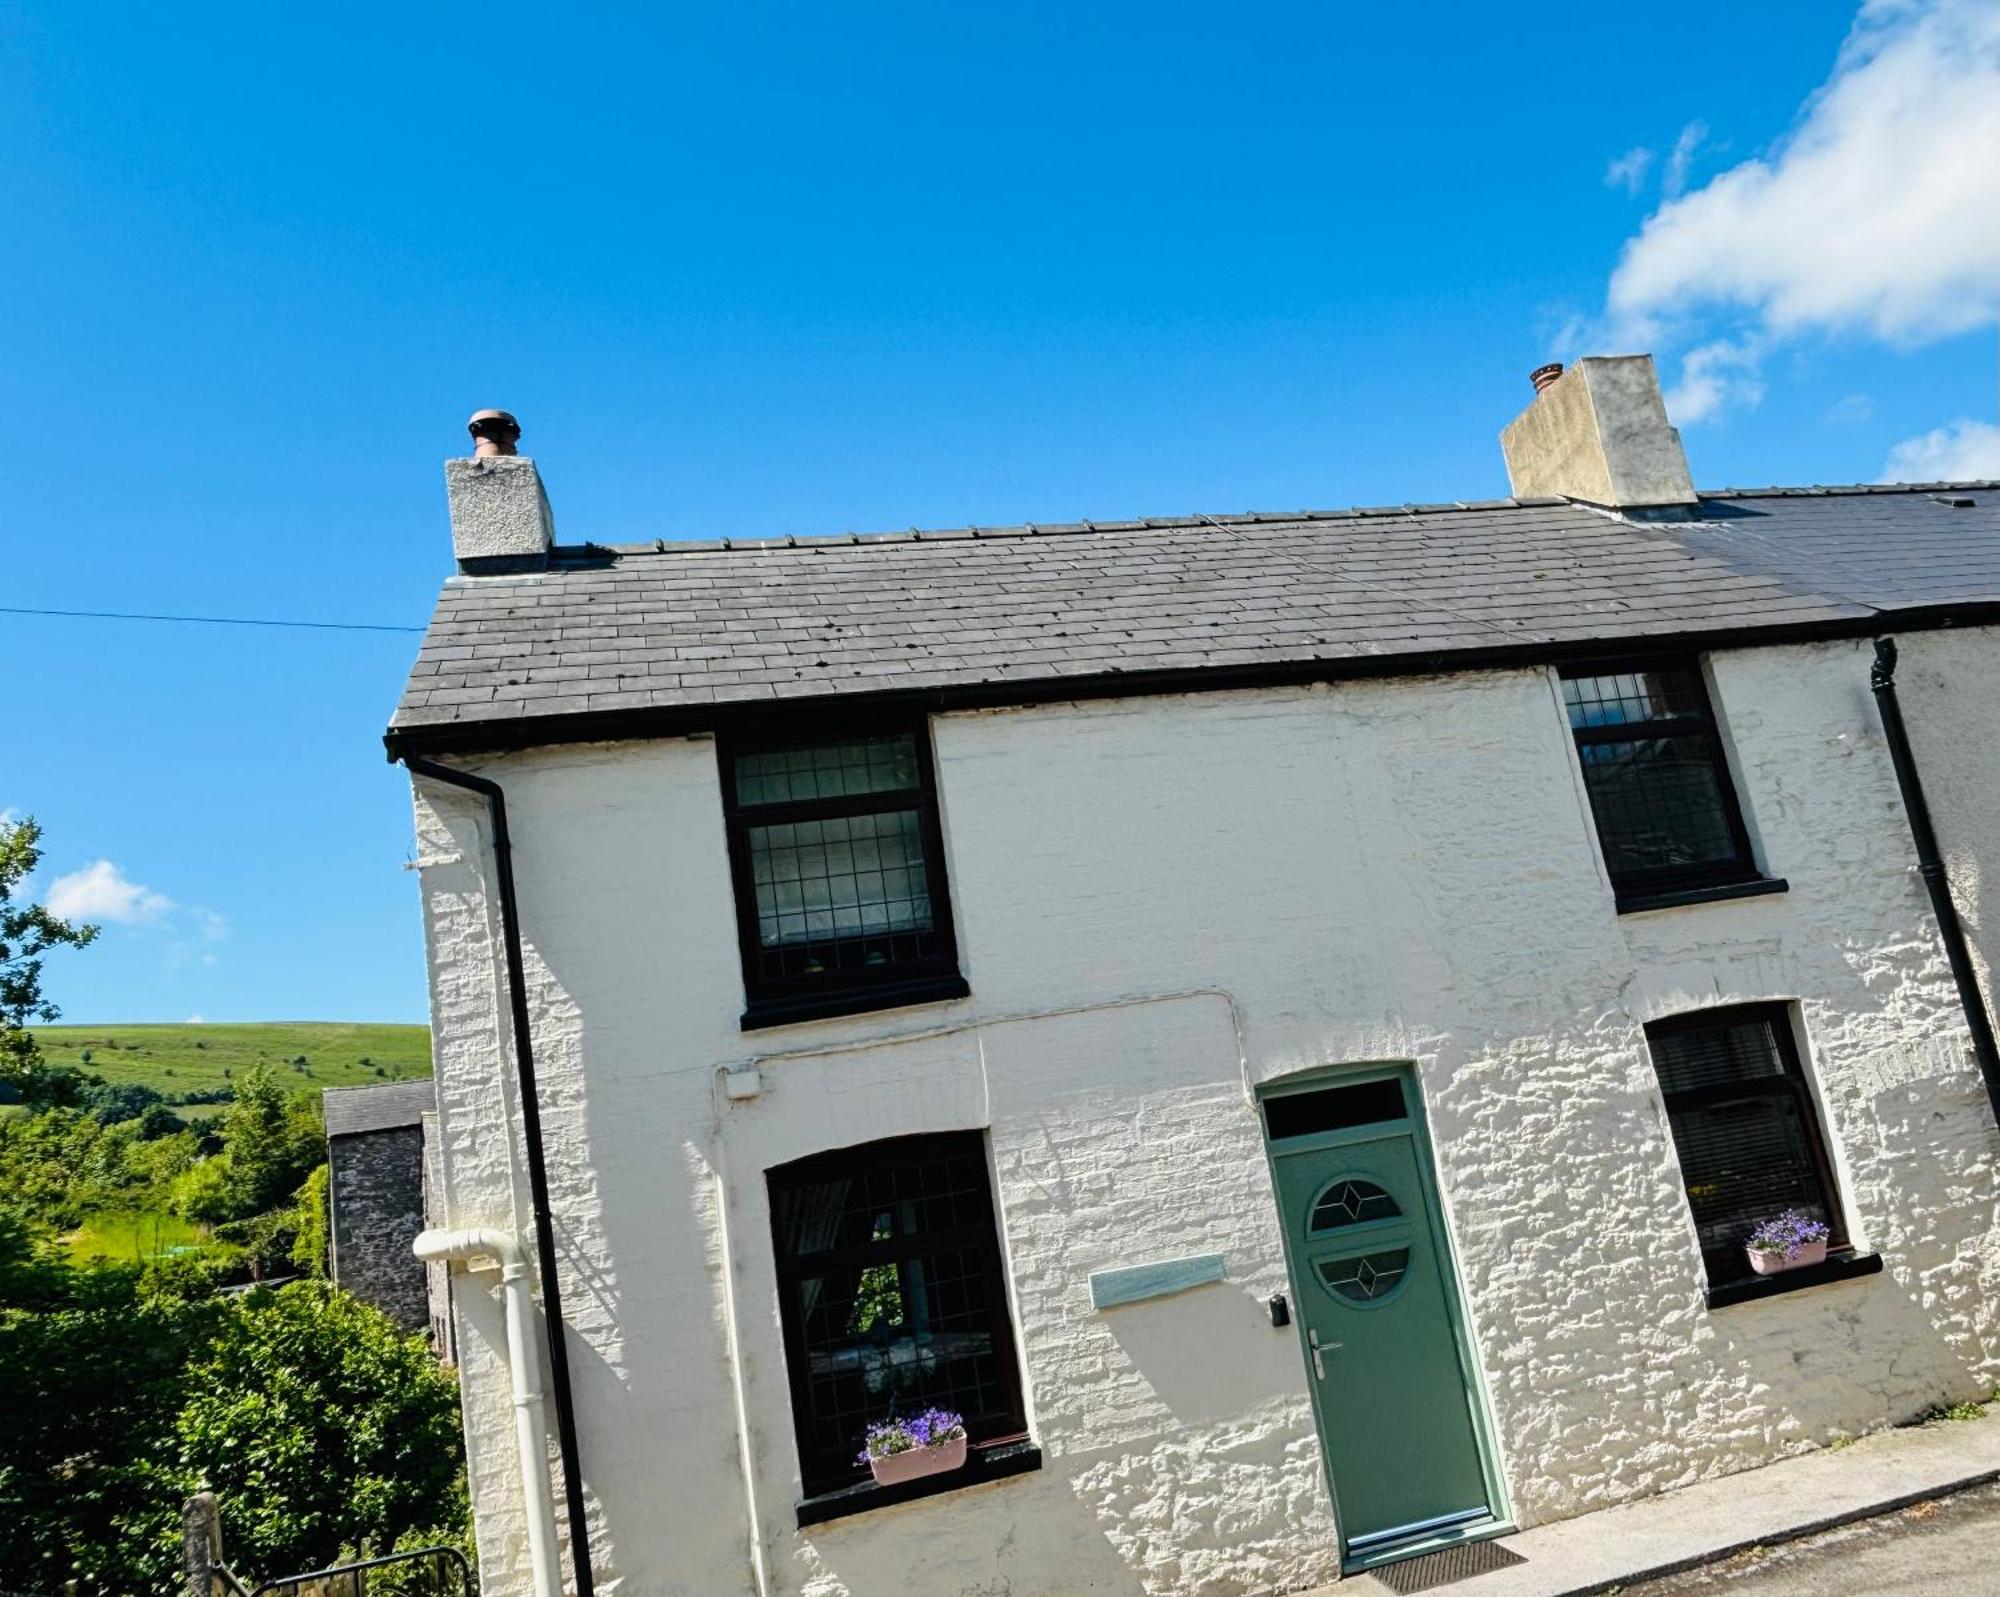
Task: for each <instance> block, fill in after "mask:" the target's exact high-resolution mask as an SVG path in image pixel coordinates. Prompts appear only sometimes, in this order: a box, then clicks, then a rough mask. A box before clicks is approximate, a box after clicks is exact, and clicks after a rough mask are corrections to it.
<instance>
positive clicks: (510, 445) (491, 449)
mask: <svg viewBox="0 0 2000 1597" xmlns="http://www.w3.org/2000/svg"><path fill="white" fill-rule="evenodd" d="M465 430H466V431H467V432H469V433H471V434H472V452H473V454H474V455H476V456H482V457H485V456H493V455H517V454H519V453H520V451H519V450H518V449H516V448H515V447H514V445H515V444H516V443H518V442H519V441H520V438H521V424H520V423H519V422H518V421H516V420H515V419H514V418H513V417H512V416H510V415H508V414H507V412H506V411H504V410H475V411H474V412H473V413H472V419H471V420H470V421H468V422H467V423H466V424H465Z"/></svg>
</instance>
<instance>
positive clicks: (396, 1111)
mask: <svg viewBox="0 0 2000 1597" xmlns="http://www.w3.org/2000/svg"><path fill="white" fill-rule="evenodd" d="M320 1106H321V1112H322V1113H323V1114H324V1115H325V1116H326V1134H327V1135H328V1136H329V1137H352V1136H355V1135H357V1134H358V1133H360V1132H364V1131H395V1130H398V1129H399V1128H401V1127H403V1126H414V1125H418V1124H420V1123H421V1122H422V1120H423V1117H424V1116H425V1115H427V1114H429V1113H431V1111H432V1110H434V1109H436V1108H437V1084H436V1083H435V1082H434V1081H432V1080H431V1078H430V1077H428V1076H426V1077H425V1078H424V1079H423V1080H422V1081H386V1082H384V1083H383V1084H382V1085H381V1086H379V1087H328V1088H327V1089H326V1090H325V1091H324V1092H322V1093H321V1094H320Z"/></svg>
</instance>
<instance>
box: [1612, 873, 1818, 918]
mask: <svg viewBox="0 0 2000 1597" xmlns="http://www.w3.org/2000/svg"><path fill="white" fill-rule="evenodd" d="M1791 886H1792V884H1791V883H1790V882H1788V881H1786V880H1785V879H1784V877H1782V876H1758V877H1753V878H1752V879H1751V880H1750V881H1747V882H1718V883H1716V884H1715V885H1713V886H1710V887H1683V888H1681V889H1680V890H1679V891H1677V892H1672V893H1620V894H1619V895H1618V913H1619V914H1621V915H1637V914H1641V913H1643V912H1644V911H1646V910H1649V909H1679V908H1680V907H1681V906H1682V905H1683V904H1716V903H1720V902H1721V901H1722V900H1723V899H1725V898H1762V897H1763V896H1764V895H1765V894H1766V893H1788V892H1790V891H1791Z"/></svg>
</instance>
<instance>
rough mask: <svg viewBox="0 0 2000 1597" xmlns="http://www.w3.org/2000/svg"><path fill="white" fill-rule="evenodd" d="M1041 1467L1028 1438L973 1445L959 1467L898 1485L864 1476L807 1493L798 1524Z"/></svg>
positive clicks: (840, 1516)
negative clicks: (816, 1493) (856, 1481)
mask: <svg viewBox="0 0 2000 1597" xmlns="http://www.w3.org/2000/svg"><path fill="white" fill-rule="evenodd" d="M1041 1467H1042V1450H1041V1449H1040V1448H1039V1447H1037V1446H1035V1444H1034V1443H1033V1442H1030V1441H1025V1440H1022V1441H1013V1442H996V1443H994V1444H993V1445H991V1446H988V1447H975V1448H974V1449H973V1450H972V1451H971V1453H970V1454H969V1455H968V1456H967V1457H966V1460H965V1463H964V1464H963V1465H962V1466H961V1467H960V1468H958V1469H954V1470H947V1471H946V1472H945V1473H944V1474H942V1475H926V1476H924V1477H923V1478H922V1479H921V1480H914V1481H904V1482H903V1483H902V1484H901V1485H899V1486H877V1485H876V1484H875V1483H874V1481H872V1480H866V1481H862V1482H860V1483H859V1484H858V1485H854V1486H843V1487H842V1488H841V1489H840V1490H839V1491H837V1492H822V1493H821V1494H820V1495H819V1496H817V1497H808V1498H806V1499H805V1500H804V1501H803V1502H801V1503H800V1504H799V1528H800V1529H801V1530H803V1529H804V1528H805V1527H806V1526H808V1525H823V1524H825V1523H826V1522H827V1521H828V1520H830V1519H845V1518H846V1517H847V1516H848V1515H850V1514H866V1513H868V1512H870V1511H871V1510H873V1509H877V1508H888V1507H889V1506H890V1505H892V1504H894V1503H908V1502H912V1501H914V1500H915V1499H917V1498H919V1497H937V1496H939V1495H941V1494H942V1493H945V1492H956V1491H962V1490H964V1489H965V1488H966V1487H968V1486H981V1485H984V1484H985V1483H986V1482H988V1481H1001V1480H1005V1479H1006V1478H1007V1477H1008V1476H1010V1475H1025V1474H1027V1473H1028V1472H1029V1471H1031V1470H1038V1469H1040V1468H1041Z"/></svg>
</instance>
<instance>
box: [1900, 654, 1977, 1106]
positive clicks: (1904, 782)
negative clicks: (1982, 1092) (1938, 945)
mask: <svg viewBox="0 0 2000 1597" xmlns="http://www.w3.org/2000/svg"><path fill="white" fill-rule="evenodd" d="M1868 685H1869V686H1870V687H1871V688H1873V689H1874V690H1875V703H1876V705H1877V706H1878V707H1879V708H1880V710H1881V712H1882V730H1883V731H1884V732H1885V733H1887V734H1888V738H1889V758H1890V759H1891V760H1892V761H1893V762H1894V763H1895V766H1896V785H1897V786H1898V787H1900V788H1901V789H1902V790H1903V808H1904V810H1906V811H1907V812H1908V813H1909V817H1910V835H1911V837H1912V838H1914V839H1915V841H1916V845H1917V874H1918V875H1919V876H1921V877H1922V878H1923V879H1924V887H1925V889H1926V890H1927V891H1928V892H1929V893H1930V895H1931V913H1932V914H1933V915H1935V916H1936V917H1937V923H1938V933H1939V935H1940V936H1941V937H1943V938H1944V952H1945V958H1946V959H1948V960H1950V961H1951V976H1952V980H1953V981H1954V982H1956V983H1957V984H1958V1001H1959V1003H1960V1005H1961V1006H1963V1008H1964V1010H1965V1024H1966V1027H1967V1029H1968V1030H1970V1031H1971V1033H1972V1052H1973V1056H1974V1057H1975V1058H1977V1059H1978V1061H1979V1073H1980V1075H1982V1076H1984V1077H1985V1078H1986V1096H1987V1098H1988V1099H1989V1100H1991V1102H1992V1104H1993V1118H1994V1120H1995V1122H1996V1123H2000V1049H1996V1048H1995V1046H1994V1042H1993V1021H1992V1018H1991V1017H1990V1016H1989V1015H1988V1014H1987V1013H1986V1000H1985V997H1984V996H1983V995H1982V994H1981V993H1980V991H1979V975H1978V972H1977V971H1975V970H1974V969H1973V965H1972V950H1971V949H1970V948H1969V947H1968V946H1967V944H1966V941H1965V927H1964V925H1963V924H1962V923H1961V922H1960V920H1959V918H1958V906H1957V905H1956V904H1954V903H1953V902H1952V898H1951V882H1950V881H1949V879H1947V877H1946V876H1945V871H1944V857H1943V856H1942V855H1941V854H1940V853H1939V852H1938V840H1937V832H1936V830H1935V829H1934V828H1933V827H1932V825H1931V808H1930V805H1929V804H1927V803H1926V802H1925V801H1924V784H1923V781H1922V779H1921V778H1919V777H1918V775H1917V759H1916V756H1915V755H1914V754H1913V753H1911V751H1910V734H1909V732H1908V731H1907V730H1906V729H1905V728H1904V726H1903V707H1902V705H1901V704H1900V703H1898V702H1897V699H1896V640H1895V639H1894V638H1877V639H1876V640H1875V668H1874V669H1873V670H1872V671H1870V672H1869V673H1868Z"/></svg>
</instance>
